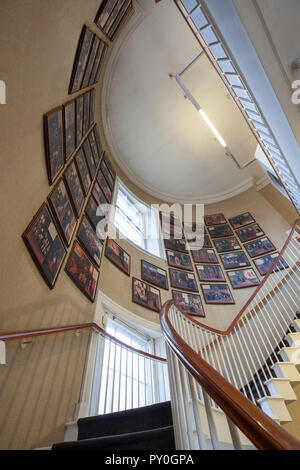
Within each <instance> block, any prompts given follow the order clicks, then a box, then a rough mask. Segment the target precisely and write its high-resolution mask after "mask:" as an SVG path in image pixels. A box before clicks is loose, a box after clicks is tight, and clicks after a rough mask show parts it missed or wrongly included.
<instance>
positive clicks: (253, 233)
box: [236, 224, 265, 243]
mask: <svg viewBox="0 0 300 470" xmlns="http://www.w3.org/2000/svg"><path fill="white" fill-rule="evenodd" d="M236 234H237V236H238V237H239V239H240V240H241V242H243V243H245V242H248V241H249V240H254V239H255V238H259V237H262V236H263V235H265V232H263V230H262V229H261V228H260V226H259V225H258V224H254V225H249V226H248V227H244V228H240V229H238V230H236Z"/></svg>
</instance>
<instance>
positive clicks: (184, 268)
mask: <svg viewBox="0 0 300 470" xmlns="http://www.w3.org/2000/svg"><path fill="white" fill-rule="evenodd" d="M165 251H166V255H167V262H168V266H170V267H171V268H177V269H183V270H184V271H189V272H194V268H193V263H192V258H191V256H190V254H189V253H182V252H181V251H176V250H169V249H166V250H165ZM169 253H178V255H181V256H182V255H183V256H188V257H189V259H190V263H191V267H190V268H187V267H184V266H177V265H174V264H172V263H171V261H170V258H169Z"/></svg>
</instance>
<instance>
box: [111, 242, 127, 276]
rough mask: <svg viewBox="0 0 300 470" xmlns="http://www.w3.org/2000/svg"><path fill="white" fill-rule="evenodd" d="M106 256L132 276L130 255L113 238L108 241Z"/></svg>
mask: <svg viewBox="0 0 300 470" xmlns="http://www.w3.org/2000/svg"><path fill="white" fill-rule="evenodd" d="M105 256H106V258H108V259H109V260H110V261H111V262H112V263H113V264H114V265H115V266H117V268H119V269H120V270H121V271H123V272H124V273H125V274H127V276H130V255H129V254H128V253H126V251H125V250H123V248H121V247H120V245H118V244H117V243H116V242H115V241H114V240H112V239H111V238H107V239H106V246H105Z"/></svg>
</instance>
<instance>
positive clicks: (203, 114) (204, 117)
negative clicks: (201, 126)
mask: <svg viewBox="0 0 300 470" xmlns="http://www.w3.org/2000/svg"><path fill="white" fill-rule="evenodd" d="M199 113H200V114H201V116H202V117H203V119H204V121H205V122H206V124H207V125H208V127H209V128H210V129H211V130H212V132H213V133H214V135H215V137H216V138H217V139H218V141H219V142H220V144H221V145H222V147H224V148H225V147H227V145H226V143H225V141H224V140H223V139H222V137H221V136H220V134H219V132H218V131H217V129H216V128H215V126H214V125H213V123H212V122H211V121H210V120H209V119H208V117H207V116H206V114H205V112H204V111H203V109H199Z"/></svg>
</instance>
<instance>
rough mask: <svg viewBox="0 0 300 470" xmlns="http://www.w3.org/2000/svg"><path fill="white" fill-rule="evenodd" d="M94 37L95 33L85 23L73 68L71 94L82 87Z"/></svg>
mask: <svg viewBox="0 0 300 470" xmlns="http://www.w3.org/2000/svg"><path fill="white" fill-rule="evenodd" d="M93 39H94V33H93V32H92V31H91V30H90V29H89V28H87V26H85V25H84V26H83V28H82V31H81V34H80V38H79V43H78V46H77V51H76V55H75V60H74V64H73V70H72V74H71V80H70V85H69V95H71V94H72V93H75V92H77V91H79V90H81V89H82V87H81V85H82V81H83V76H84V73H85V69H86V65H87V61H88V57H89V53H90V49H91V45H92V42H93Z"/></svg>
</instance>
